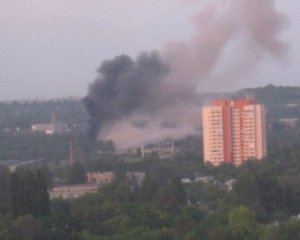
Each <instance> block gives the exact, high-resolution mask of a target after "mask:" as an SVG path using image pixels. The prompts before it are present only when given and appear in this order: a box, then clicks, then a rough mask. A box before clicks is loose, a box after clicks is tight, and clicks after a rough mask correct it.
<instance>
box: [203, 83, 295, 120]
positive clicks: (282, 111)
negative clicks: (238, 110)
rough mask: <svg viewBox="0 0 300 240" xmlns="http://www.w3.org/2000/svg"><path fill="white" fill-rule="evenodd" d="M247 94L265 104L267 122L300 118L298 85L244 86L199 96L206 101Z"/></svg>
mask: <svg viewBox="0 0 300 240" xmlns="http://www.w3.org/2000/svg"><path fill="white" fill-rule="evenodd" d="M247 96H248V97H250V98H254V99H255V100H256V101H257V102H258V103H261V104H264V105H265V107H266V109H267V120H268V122H269V123H273V122H277V121H278V120H279V119H285V118H298V119H300V87H283V86H274V85H267V86H265V87H259V88H246V89H242V90H239V91H237V92H232V93H212V94H203V95H202V96H201V98H202V99H203V102H204V103H207V102H208V101H210V100H211V99H214V98H227V99H239V98H246V97H247Z"/></svg>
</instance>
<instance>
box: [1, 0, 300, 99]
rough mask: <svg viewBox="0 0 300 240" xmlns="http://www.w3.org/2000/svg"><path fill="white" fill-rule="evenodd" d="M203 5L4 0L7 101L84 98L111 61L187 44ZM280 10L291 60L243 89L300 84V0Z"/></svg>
mask: <svg viewBox="0 0 300 240" xmlns="http://www.w3.org/2000/svg"><path fill="white" fill-rule="evenodd" d="M262 1H264V0H262ZM203 2H209V1H208V0H207V1H203ZM201 7H202V5H201V4H198V5H194V4H188V5H186V4H184V3H183V1H180V0H160V1H158V0H51V1H50V0H23V1H21V0H0V67H1V69H0V100H12V99H34V98H40V99H41V98H49V97H50V98H53V97H68V96H79V97H81V96H84V95H85V94H86V93H87V89H88V85H89V83H91V82H92V81H93V79H94V78H95V77H96V69H97V68H98V67H99V65H100V64H101V62H102V61H103V60H104V59H109V58H112V57H114V56H116V55H120V54H129V55H131V56H135V55H137V54H138V53H139V52H141V51H144V50H154V49H161V48H162V46H163V45H164V44H166V42H168V41H171V40H182V41H184V40H185V39H188V38H189V36H190V35H191V34H192V32H193V26H192V24H191V21H190V20H191V16H192V15H193V13H194V12H195V11H197V10H198V9H199V8H201ZM277 7H278V10H280V11H281V12H282V13H283V14H284V15H285V16H287V18H288V19H289V26H287V27H286V29H285V31H284V32H283V34H282V38H283V39H284V40H285V41H286V42H288V45H289V48H290V50H289V58H288V59H286V60H285V61H284V62H281V63H278V62H275V61H273V60H269V61H268V60H266V61H265V62H264V63H263V64H262V65H261V66H260V67H259V69H258V70H259V71H257V72H256V73H255V74H252V76H251V78H249V79H245V81H243V82H241V83H240V84H239V85H238V86H236V87H237V88H238V87H247V86H263V85H266V84H270V83H273V84H276V85H279V84H280V85H299V84H298V82H299V76H300V67H299V65H300V57H299V56H300V15H299V10H300V1H299V0H278V4H277Z"/></svg>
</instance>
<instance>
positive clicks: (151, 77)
mask: <svg viewBox="0 0 300 240" xmlns="http://www.w3.org/2000/svg"><path fill="white" fill-rule="evenodd" d="M168 72H169V70H168V66H167V65H166V64H164V63H163V62H162V60H161V59H160V57H159V55H158V53H155V52H152V53H143V54H141V55H140V56H139V57H138V58H137V59H136V60H133V59H132V58H130V57H129V56H126V55H121V56H118V57H115V58H114V59H112V60H108V61H104V62H103V63H102V65H101V66H100V68H99V69H98V78H97V79H96V80H95V81H94V82H93V83H92V84H91V85H90V89H89V93H88V95H87V96H86V97H85V98H84V100H83V103H84V106H85V108H86V109H87V111H88V113H89V116H90V120H89V121H90V129H89V137H90V139H95V138H96V137H97V134H98V133H99V132H101V130H102V129H103V128H104V127H108V126H109V125H113V124H114V122H115V121H116V120H117V119H122V118H124V117H126V116H129V115H131V114H133V113H135V112H145V113H147V112H149V111H150V112H151V111H155V110H157V109H158V108H159V107H160V106H161V104H160V103H158V98H159V96H160V90H161V89H160V87H161V83H162V81H164V79H165V77H166V76H167V74H168ZM156 97H157V98H156Z"/></svg>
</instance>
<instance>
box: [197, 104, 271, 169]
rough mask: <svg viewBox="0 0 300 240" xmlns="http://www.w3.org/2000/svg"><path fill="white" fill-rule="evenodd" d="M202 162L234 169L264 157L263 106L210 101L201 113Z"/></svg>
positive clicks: (264, 130) (265, 152)
mask: <svg viewBox="0 0 300 240" xmlns="http://www.w3.org/2000/svg"><path fill="white" fill-rule="evenodd" d="M202 118H203V119H202V120H203V142H204V161H205V162H206V163H211V164H212V165H215V166H218V165H220V164H222V163H231V164H235V165H237V166H239V165H241V164H242V163H244V162H245V161H247V160H251V159H256V160H262V159H263V158H264V157H265V156H266V154H267V148H266V128H265V110H264V106H263V105H261V104H257V103H256V102H255V101H254V100H252V99H242V100H234V101H231V100H214V101H212V103H211V105H210V106H207V107H204V108H203V109H202Z"/></svg>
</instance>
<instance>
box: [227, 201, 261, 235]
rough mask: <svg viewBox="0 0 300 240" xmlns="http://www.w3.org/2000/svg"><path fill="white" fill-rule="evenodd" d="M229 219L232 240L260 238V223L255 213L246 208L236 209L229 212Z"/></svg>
mask: <svg viewBox="0 0 300 240" xmlns="http://www.w3.org/2000/svg"><path fill="white" fill-rule="evenodd" d="M228 218H229V228H230V231H231V234H232V240H252V239H253V240H256V239H257V238H258V223H257V222H256V220H255V213H254V212H253V211H251V210H249V209H247V208H245V207H238V208H234V209H232V210H231V211H230V212H229V214H228Z"/></svg>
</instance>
